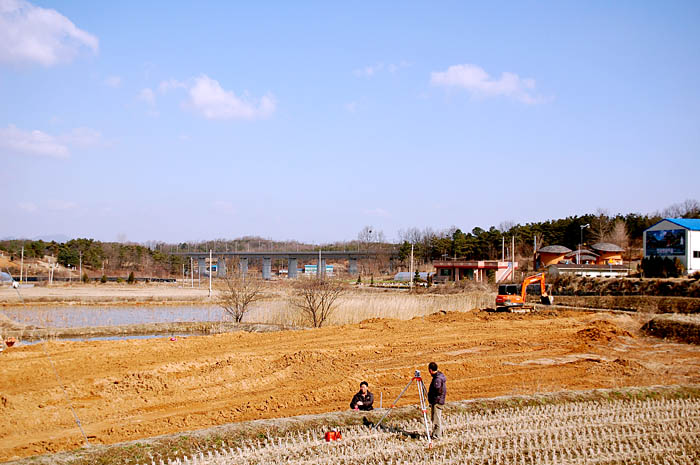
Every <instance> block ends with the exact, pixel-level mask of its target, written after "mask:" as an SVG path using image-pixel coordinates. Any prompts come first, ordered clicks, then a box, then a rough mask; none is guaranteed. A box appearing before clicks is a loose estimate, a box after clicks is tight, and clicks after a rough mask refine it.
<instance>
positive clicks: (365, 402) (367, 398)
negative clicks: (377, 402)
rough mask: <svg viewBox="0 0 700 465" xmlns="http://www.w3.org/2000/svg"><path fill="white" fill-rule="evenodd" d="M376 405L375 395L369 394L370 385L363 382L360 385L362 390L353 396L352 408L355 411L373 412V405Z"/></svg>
mask: <svg viewBox="0 0 700 465" xmlns="http://www.w3.org/2000/svg"><path fill="white" fill-rule="evenodd" d="M373 403H374V394H372V393H371V392H369V385H368V384H367V381H362V382H361V383H360V390H359V391H358V392H357V394H355V395H354V396H352V402H350V408H351V409H353V410H372V409H373V408H374V407H372V404H373Z"/></svg>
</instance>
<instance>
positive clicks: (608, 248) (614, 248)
mask: <svg viewBox="0 0 700 465" xmlns="http://www.w3.org/2000/svg"><path fill="white" fill-rule="evenodd" d="M591 249H593V250H597V251H598V252H624V251H625V249H623V248H622V247H620V246H619V245H616V244H611V243H609V242H598V243H597V244H593V245H592V246H591Z"/></svg>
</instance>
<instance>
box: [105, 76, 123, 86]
mask: <svg viewBox="0 0 700 465" xmlns="http://www.w3.org/2000/svg"><path fill="white" fill-rule="evenodd" d="M104 84H105V85H106V86H109V87H114V88H117V87H120V86H121V85H122V78H121V77H119V76H109V77H108V78H107V79H105V80H104Z"/></svg>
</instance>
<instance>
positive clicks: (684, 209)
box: [657, 199, 700, 218]
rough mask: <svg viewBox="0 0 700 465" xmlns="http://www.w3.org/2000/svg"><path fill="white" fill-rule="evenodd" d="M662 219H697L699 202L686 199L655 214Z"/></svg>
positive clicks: (699, 211) (699, 209)
mask: <svg viewBox="0 0 700 465" xmlns="http://www.w3.org/2000/svg"><path fill="white" fill-rule="evenodd" d="M657 215H658V216H661V217H662V218H699V217H700V202H698V201H697V200H694V199H687V200H685V201H684V202H681V203H675V204H673V205H671V206H669V207H666V208H665V209H663V210H662V211H661V212H659V213H657Z"/></svg>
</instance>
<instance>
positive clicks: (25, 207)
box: [18, 202, 37, 213]
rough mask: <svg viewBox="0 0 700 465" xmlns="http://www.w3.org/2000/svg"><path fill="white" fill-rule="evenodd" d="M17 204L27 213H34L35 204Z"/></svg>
mask: <svg viewBox="0 0 700 465" xmlns="http://www.w3.org/2000/svg"><path fill="white" fill-rule="evenodd" d="M18 206H19V208H20V209H22V210H24V211H25V212H27V213H34V212H35V211H36V210H37V208H36V204H34V203H33V202H20V203H19V205H18Z"/></svg>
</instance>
